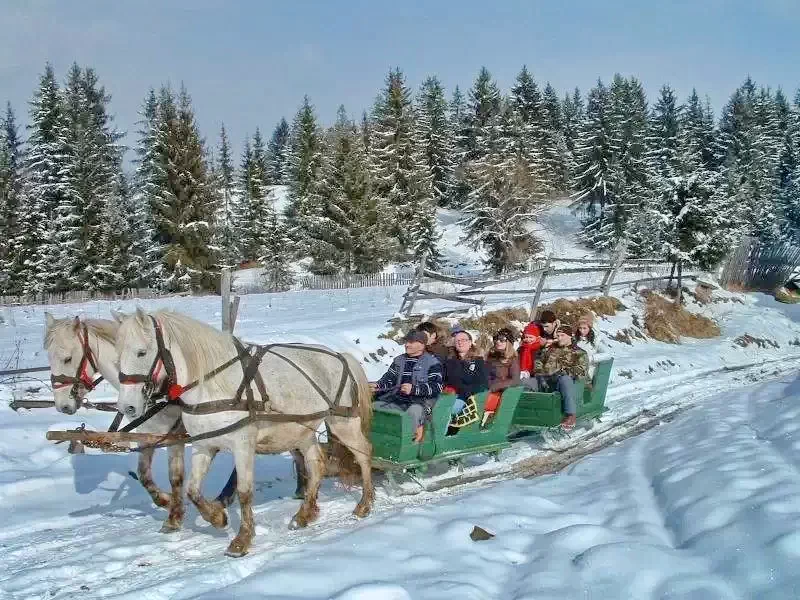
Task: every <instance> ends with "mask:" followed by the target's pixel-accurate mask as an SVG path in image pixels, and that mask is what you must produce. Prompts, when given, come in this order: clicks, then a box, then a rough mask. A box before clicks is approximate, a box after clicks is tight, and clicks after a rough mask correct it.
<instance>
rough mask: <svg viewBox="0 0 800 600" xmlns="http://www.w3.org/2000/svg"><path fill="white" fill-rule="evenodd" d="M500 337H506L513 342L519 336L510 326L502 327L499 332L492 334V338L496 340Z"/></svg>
mask: <svg viewBox="0 0 800 600" xmlns="http://www.w3.org/2000/svg"><path fill="white" fill-rule="evenodd" d="M500 338H505V339H506V340H508V341H509V342H513V341H514V340H515V339H516V338H517V336H516V335H515V334H514V332H513V331H511V329H509V328H508V327H502V328H500V329H498V330H497V332H496V333H495V334H494V335H493V336H492V339H493V340H494V341H497V340H498V339H500Z"/></svg>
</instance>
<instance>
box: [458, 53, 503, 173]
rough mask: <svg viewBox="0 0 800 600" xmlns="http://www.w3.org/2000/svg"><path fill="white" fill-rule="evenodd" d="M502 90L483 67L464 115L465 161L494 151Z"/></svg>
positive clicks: (470, 94) (471, 91)
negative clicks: (495, 128)
mask: <svg viewBox="0 0 800 600" xmlns="http://www.w3.org/2000/svg"><path fill="white" fill-rule="evenodd" d="M500 104H501V103H500V90H499V88H498V87H497V83H495V82H494V81H493V80H492V76H491V74H490V73H489V71H488V69H486V67H481V70H480V71H479V72H478V77H477V78H476V79H475V83H474V85H473V86H472V89H471V90H470V92H469V100H468V101H467V106H466V111H465V113H464V135H463V136H461V137H462V144H463V147H464V150H465V152H466V156H465V159H466V160H468V161H470V160H477V159H480V158H483V157H485V156H486V155H487V154H489V153H490V152H491V150H492V148H491V147H490V144H491V142H490V140H493V139H494V133H493V128H494V126H495V122H496V120H497V118H498V116H499V115H500Z"/></svg>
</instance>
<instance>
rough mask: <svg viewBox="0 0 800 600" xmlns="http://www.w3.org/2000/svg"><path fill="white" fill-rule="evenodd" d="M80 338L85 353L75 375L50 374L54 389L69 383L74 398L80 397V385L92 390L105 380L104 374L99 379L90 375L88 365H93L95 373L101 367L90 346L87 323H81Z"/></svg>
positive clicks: (88, 390)
mask: <svg viewBox="0 0 800 600" xmlns="http://www.w3.org/2000/svg"><path fill="white" fill-rule="evenodd" d="M78 339H79V340H80V342H81V349H82V351H83V355H82V356H81V361H80V363H78V368H77V370H76V371H75V375H74V376H71V375H50V382H51V383H52V385H53V389H54V390H60V389H63V388H65V387H67V386H69V385H71V386H72V390H71V391H70V396H72V398H73V399H77V398H78V388H79V387H80V386H83V387H84V388H85V389H86V391H87V392H91V391H92V390H93V389H94V388H96V387H97V385H98V384H99V383H100V382H101V381H103V376H102V375H100V377H98V378H97V379H94V378H93V375H89V371H88V367H92V369H93V370H94V375H97V374H98V372H99V369H98V368H97V362H96V361H95V360H94V354H93V353H92V349H91V347H90V346H89V328H88V327H87V326H86V323H81V328H80V330H79V331H78Z"/></svg>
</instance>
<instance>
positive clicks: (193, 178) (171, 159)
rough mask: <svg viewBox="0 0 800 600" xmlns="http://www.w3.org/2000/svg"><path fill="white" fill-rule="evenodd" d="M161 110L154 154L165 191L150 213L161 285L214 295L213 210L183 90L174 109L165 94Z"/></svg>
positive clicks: (188, 101)
mask: <svg viewBox="0 0 800 600" xmlns="http://www.w3.org/2000/svg"><path fill="white" fill-rule="evenodd" d="M159 104H160V112H161V127H160V129H159V132H158V139H157V142H156V150H157V152H158V154H159V157H160V159H159V163H160V165H162V168H163V175H162V176H163V181H164V182H165V185H164V186H163V187H162V188H161V189H160V190H159V195H158V198H157V200H156V203H155V205H154V206H153V207H152V208H153V213H154V217H155V225H156V231H157V234H158V238H159V240H160V242H161V245H162V247H163V271H162V273H161V278H160V282H159V283H160V285H161V287H163V288H164V289H168V290H188V289H193V290H198V289H214V288H215V287H216V280H217V263H216V257H215V256H214V253H213V251H212V248H211V235H212V224H213V218H214V212H215V209H216V207H215V206H214V204H213V199H214V196H213V192H212V190H211V189H210V187H209V185H208V180H207V171H208V168H207V165H206V160H205V150H204V148H203V141H202V139H201V137H200V133H199V131H198V129H197V125H196V123H195V117H194V111H193V109H192V105H191V99H190V97H189V94H188V92H187V91H186V89H185V88H184V87H181V92H180V95H179V97H178V103H177V106H176V105H175V101H174V97H173V95H172V92H171V91H170V90H169V89H166V88H165V89H163V90H162V93H161V100H160V102H159Z"/></svg>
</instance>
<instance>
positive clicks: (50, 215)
mask: <svg viewBox="0 0 800 600" xmlns="http://www.w3.org/2000/svg"><path fill="white" fill-rule="evenodd" d="M30 106H31V108H30V117H31V123H30V125H29V126H28V128H29V130H30V132H31V134H30V137H29V139H28V156H27V162H26V175H27V179H28V182H29V186H28V193H27V194H26V197H27V199H28V202H27V207H26V209H25V210H23V211H21V213H20V233H19V237H18V238H17V239H16V240H14V247H15V253H16V254H17V256H18V260H19V263H21V264H19V270H18V277H19V281H20V282H22V291H23V292H24V293H26V294H38V293H42V292H48V291H56V290H63V289H66V282H64V281H63V278H62V276H61V274H60V273H58V272H57V271H55V269H54V267H55V265H56V263H57V260H58V255H59V248H58V246H57V245H56V240H55V232H56V230H57V227H58V223H57V222H56V219H57V210H58V207H59V205H60V204H61V203H62V196H63V186H62V173H63V168H64V165H63V160H62V156H63V155H62V151H63V148H62V139H61V137H60V136H61V133H62V132H63V119H64V117H63V110H62V99H61V95H60V92H59V88H58V83H57V82H56V77H55V73H54V71H53V67H52V65H50V64H49V63H48V64H47V65H46V66H45V71H44V73H43V74H42V76H41V78H40V80H39V89H38V90H37V91H36V93H35V94H34V97H33V100H32V101H31V103H30Z"/></svg>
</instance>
